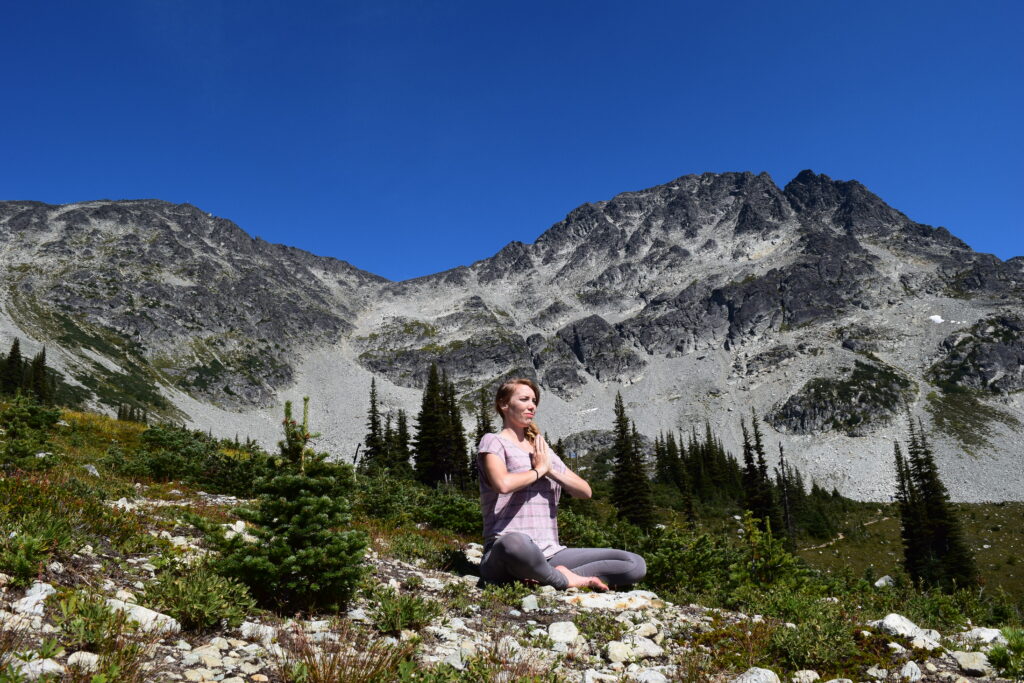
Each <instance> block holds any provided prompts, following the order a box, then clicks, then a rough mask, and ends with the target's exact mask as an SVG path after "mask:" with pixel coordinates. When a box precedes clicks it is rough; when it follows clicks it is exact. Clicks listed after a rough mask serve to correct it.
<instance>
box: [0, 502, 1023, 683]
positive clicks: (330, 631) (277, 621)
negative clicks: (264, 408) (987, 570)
mask: <svg viewBox="0 0 1024 683" xmlns="http://www.w3.org/2000/svg"><path fill="white" fill-rule="evenodd" d="M138 488H139V495H137V496H136V497H134V498H133V499H128V498H127V497H126V498H122V499H120V500H118V501H116V502H113V503H112V505H113V507H115V508H117V509H118V510H119V511H121V512H123V513H130V514H136V515H139V516H140V518H142V519H144V520H146V519H149V518H150V516H151V515H153V513H154V511H157V510H159V509H160V508H166V507H175V506H177V507H181V506H187V507H191V508H200V509H207V510H209V509H211V508H212V507H218V506H227V507H232V506H235V505H237V504H238V503H239V502H240V501H239V500H238V499H234V498H231V497H230V496H212V495H208V494H204V493H201V492H198V493H183V492H181V491H177V490H173V489H172V490H170V491H169V492H167V493H166V494H164V495H161V496H160V497H158V498H147V497H145V496H144V495H143V494H144V490H143V487H142V486H141V485H140V486H139V487H138ZM224 527H225V533H229V534H230V533H243V534H244V533H246V528H245V523H244V522H240V521H239V522H232V523H228V524H225V525H224ZM150 533H151V534H152V535H153V536H154V537H156V538H158V539H159V541H160V543H161V544H162V547H165V550H164V551H161V552H157V553H155V554H153V555H147V554H138V555H121V554H119V553H116V552H115V553H112V552H110V551H109V549H94V548H93V547H92V546H84V547H82V548H80V549H79V550H78V551H77V552H75V553H72V554H71V555H70V556H69V557H68V558H67V559H66V561H65V562H56V561H54V562H51V563H50V564H49V565H48V566H47V567H46V568H45V571H43V572H42V575H41V576H40V577H39V579H38V580H37V581H35V582H34V583H32V584H31V585H30V586H29V587H28V589H27V590H26V589H15V588H13V587H11V586H10V585H8V582H9V581H10V580H11V577H9V576H7V575H0V670H2V667H4V666H10V668H11V669H12V670H17V671H20V672H21V674H22V675H23V677H24V679H25V680H35V679H38V678H43V677H47V676H48V677H49V678H48V680H89V678H88V676H89V675H91V672H94V671H97V670H98V669H102V670H106V668H105V667H106V665H107V663H106V662H105V661H104V657H112V656H114V655H112V654H106V655H98V654H96V652H94V650H96V649H97V648H95V647H88V646H85V647H83V648H82V649H79V650H74V651H69V650H67V649H65V648H57V647H55V646H54V645H53V643H55V642H69V641H71V640H74V639H76V638H77V639H81V638H82V635H81V632H84V631H85V630H86V629H85V628H84V627H83V624H85V623H88V621H87V617H86V616H85V613H84V612H83V613H82V614H80V615H79V618H78V620H77V621H76V620H72V619H69V618H68V614H67V611H68V608H67V607H66V605H67V604H68V602H67V600H68V595H69V594H71V593H74V592H75V591H78V592H85V593H87V594H89V595H92V596H99V597H100V598H101V599H102V600H103V601H104V602H105V604H106V605H107V606H108V607H109V608H111V609H114V610H117V611H121V612H124V613H125V614H127V615H128V617H129V621H130V624H129V630H128V631H127V632H128V633H131V634H133V635H132V636H131V637H124V636H122V638H123V641H122V644H121V649H122V650H123V649H124V648H125V647H126V645H127V644H128V643H136V644H141V646H142V647H141V648H140V649H139V650H138V652H137V653H136V654H135V655H134V656H133V657H129V658H122V662H123V665H124V668H123V670H122V672H123V673H122V675H123V676H125V680H147V681H196V682H203V683H213V682H215V681H218V682H220V683H244V682H249V681H252V682H259V681H264V682H267V681H273V682H276V681H282V680H293V679H287V678H286V677H285V672H287V671H288V669H289V667H290V666H292V665H294V664H296V663H297V662H307V663H308V662H312V661H316V660H317V658H319V659H320V661H327V662H332V664H331V666H335V667H337V668H335V669H333V670H334V671H345V670H346V669H345V668H344V666H351V667H353V668H352V669H350V670H352V671H357V670H358V671H361V673H363V674H365V670H367V669H368V668H369V667H372V666H376V665H379V664H381V663H386V662H388V661H390V660H388V659H387V657H388V653H392V654H391V656H393V657H394V658H395V660H394V661H398V659H399V658H400V654H401V653H405V654H409V653H410V652H412V647H413V645H414V643H415V644H416V647H417V650H416V653H417V654H416V655H415V662H416V667H417V668H418V669H421V670H427V669H430V668H433V667H439V666H440V667H446V666H447V667H451V669H448V670H449V671H452V672H455V673H457V672H458V671H462V670H464V669H466V668H467V667H469V666H484V667H490V668H486V671H488V672H489V676H490V677H489V678H488V680H519V678H516V677H517V676H528V675H531V674H534V675H545V676H546V675H550V674H552V673H553V674H555V675H557V676H558V677H559V678H558V679H555V680H561V681H566V682H570V681H582V682H585V683H595V682H597V681H643V682H646V683H659V682H665V681H688V680H702V681H744V682H746V683H752V682H763V683H772V682H778V681H779V680H780V677H779V675H778V673H777V672H782V671H784V667H783V666H781V665H778V666H776V665H773V664H771V663H769V662H763V661H757V662H750V663H747V664H743V663H742V661H743V657H744V655H743V647H749V648H750V650H751V654H750V656H751V657H754V654H753V652H754V651H755V650H756V649H757V648H756V646H755V641H757V640H758V639H763V638H766V637H767V635H766V634H768V633H770V632H771V629H773V628H774V629H779V628H782V629H793V630H796V629H798V628H799V627H798V625H796V624H780V623H776V622H777V621H778V620H773V619H768V618H765V617H762V616H760V615H757V614H750V615H748V614H742V613H738V612H730V611H726V610H721V609H714V608H705V607H701V606H698V605H675V604H672V603H671V602H668V601H665V600H663V599H661V598H659V597H658V596H657V595H656V594H654V593H652V592H650V591H643V590H633V591H628V592H609V593H592V592H587V591H584V592H580V591H578V590H577V589H570V590H568V591H565V592H558V591H555V590H554V589H552V588H551V587H541V588H537V589H535V590H533V591H530V590H525V591H524V590H520V591H519V592H516V591H504V592H503V591H495V592H492V593H487V592H486V591H483V590H481V589H480V588H478V587H477V585H476V584H477V576H475V575H474V574H473V568H474V562H475V563H479V558H480V551H481V548H480V546H479V545H477V544H468V545H467V546H465V547H464V550H463V552H464V554H465V561H464V563H463V566H464V567H465V569H466V571H465V573H463V572H449V571H437V570H431V569H425V568H423V567H422V566H419V565H418V564H416V563H410V562H405V561H402V560H398V559H394V557H393V556H392V555H391V553H389V552H388V547H387V545H386V543H385V544H383V545H382V544H381V543H379V542H378V543H377V544H376V546H377V548H378V550H371V551H369V552H368V554H367V562H368V564H369V565H370V570H371V571H370V576H371V578H370V580H369V581H370V583H372V584H374V585H377V586H378V587H379V588H380V589H383V590H390V591H392V594H398V595H407V596H415V597H416V599H417V600H420V601H422V602H423V603H424V604H433V605H435V606H437V607H438V608H439V610H438V611H436V612H434V613H433V614H432V615H431V616H429V617H428V618H426V619H425V620H424V622H423V623H422V624H419V625H415V624H411V625H409V627H408V628H403V629H400V630H396V631H395V632H394V633H393V634H388V626H386V625H385V624H384V623H383V622H382V617H381V614H382V612H381V610H380V603H379V601H377V600H374V599H373V598H372V597H368V596H367V595H366V594H365V591H364V594H363V595H361V596H360V597H359V598H358V599H357V600H356V601H354V602H353V603H352V604H350V605H349V606H348V609H347V612H345V613H343V614H342V616H337V615H335V616H317V615H307V616H306V617H304V618H300V617H296V618H295V619H287V620H282V619H281V618H280V617H274V616H272V615H269V614H267V613H263V612H254V613H252V614H250V615H248V616H246V617H245V618H244V619H242V620H240V622H241V623H240V624H239V625H238V626H237V627H233V628H232V627H227V626H226V625H223V624H222V627H221V628H219V629H215V630H213V631H208V630H207V631H203V632H195V631H191V632H190V631H186V630H183V628H182V625H181V624H180V623H179V622H177V621H176V620H175V619H173V618H171V617H170V616H167V615H166V614H161V613H160V612H157V611H155V610H152V609H150V608H149V607H147V606H146V605H147V603H149V598H148V595H147V588H148V587H150V586H151V585H152V583H153V582H154V580H155V576H156V574H157V573H158V571H159V570H158V568H157V565H158V564H166V561H167V556H168V554H170V555H173V556H175V557H176V561H179V562H185V563H187V562H194V561H196V560H198V559H200V558H202V556H203V555H204V553H205V552H206V551H205V550H204V548H203V545H204V544H203V543H202V540H201V536H202V535H201V534H200V533H199V532H198V530H196V529H195V528H193V527H190V526H189V525H187V524H186V525H179V526H178V527H176V528H175V529H174V531H173V532H172V531H168V530H167V529H166V528H164V529H158V528H152V529H151V530H150ZM887 579H888V577H885V578H883V579H882V580H879V582H878V583H877V584H876V585H877V589H878V590H880V591H884V590H888V587H887V586H888V584H887ZM824 600H825V601H828V600H835V598H828V597H826V598H824ZM62 601H63V602H62ZM149 604H151V603H149ZM132 624H135V626H133V625H132ZM76 628H77V629H78V631H73V630H72V629H76ZM367 634H369V635H367ZM743 634H746V635H745V636H744V635H743ZM105 637H108V638H109V637H112V636H109V635H107V636H105ZM367 637H369V640H363V641H361V642H362V646H361V647H360V648H359V649H354V648H353V647H352V643H353V642H354V641H355V639H356V638H367ZM734 638H741V639H742V638H746V639H748V640H749V642H748V643H747V644H746V646H744V645H743V644H742V643H741V642H738V641H736V642H734V641H733V640H731V639H734ZM858 638H859V640H860V642H862V643H864V644H866V645H865V647H868V645H870V646H871V648H873V650H874V651H877V655H876V656H875V657H874V658H873V659H872V661H870V662H866V663H864V664H863V665H862V666H859V668H858V671H857V672H856V680H862V681H892V682H894V683H895V682H896V681H908V682H912V681H936V682H943V683H968V682H969V681H976V680H987V681H1001V680H1007V679H1000V678H998V677H997V676H995V675H994V671H993V668H992V666H991V665H990V664H989V662H988V659H987V657H986V654H985V653H986V651H988V650H989V649H991V647H992V645H993V644H996V643H999V642H1005V639H1004V638H1003V636H1002V635H1001V634H1000V632H999V631H998V630H995V629H987V628H983V627H976V628H972V629H966V630H962V631H958V632H955V633H946V634H940V633H939V632H937V631H934V630H930V629H923V628H919V627H918V626H917V625H915V624H914V623H913V622H911V621H910V620H909V619H907V618H905V617H903V616H900V615H898V614H890V615H888V616H886V617H885V618H884V619H879V620H878V621H875V622H871V623H867V624H864V627H863V631H861V632H860V634H859V635H858ZM871 648H869V649H871ZM730 658H731V659H734V660H735V661H736V662H737V663H734V664H732V665H729V666H725V667H724V668H723V665H722V661H723V660H726V659H730ZM342 662H347V663H348V664H343V663H342ZM755 663H756V664H757V665H758V666H752V664H755ZM129 671H131V672H134V673H133V674H132V675H133V676H135V677H133V678H130V679H129V678H127V676H128V672H129ZM502 671H504V672H507V673H505V674H501V673H500V672H502ZM391 673H392V675H393V674H394V671H393V670H392V672H391ZM502 676H504V678H502ZM790 679H791V680H792V681H795V682H797V683H811V682H813V681H815V680H819V679H820V680H823V681H824V680H834V681H837V683H838V682H839V681H847V680H852V679H848V678H840V679H836V678H829V677H822V676H821V674H819V672H818V671H814V670H810V669H804V670H800V671H797V672H796V673H795V674H792V675H791V676H788V677H786V680H790ZM324 680H349V679H348V678H345V677H344V676H343V677H342V678H337V679H335V678H330V679H324ZM359 680H365V679H363V678H360V679H359ZM387 680H392V679H390V678H389V679H387ZM403 680H405V679H403ZM544 680H549V679H547V678H545V679H544Z"/></svg>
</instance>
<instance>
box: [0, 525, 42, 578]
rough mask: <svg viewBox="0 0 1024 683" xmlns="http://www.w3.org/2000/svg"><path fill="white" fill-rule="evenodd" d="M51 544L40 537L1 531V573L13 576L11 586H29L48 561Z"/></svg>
mask: <svg viewBox="0 0 1024 683" xmlns="http://www.w3.org/2000/svg"><path fill="white" fill-rule="evenodd" d="M50 552H51V543H50V542H49V541H48V540H47V539H45V538H42V537H40V536H35V535H32V534H28V533H18V532H16V531H6V530H0V571H3V572H4V573H6V574H9V575H10V576H11V585H12V586H14V587H15V588H21V587H24V586H27V585H29V584H30V583H31V582H32V579H34V578H35V577H36V576H38V575H39V572H40V570H41V568H42V566H43V565H44V564H45V563H46V562H47V561H48V559H49V557H50Z"/></svg>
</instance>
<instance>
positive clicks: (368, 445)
mask: <svg viewBox="0 0 1024 683" xmlns="http://www.w3.org/2000/svg"><path fill="white" fill-rule="evenodd" d="M387 464H388V463H387V441H386V440H385V438H384V430H383V429H382V428H381V421H380V405H379V404H378V402H377V378H376V377H374V378H372V379H370V409H369V411H368V412H367V415H366V437H365V438H364V439H363V457H362V459H361V460H360V462H359V468H360V469H361V470H363V471H364V472H376V471H379V470H382V469H384V468H385V467H387Z"/></svg>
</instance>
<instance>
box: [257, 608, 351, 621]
mask: <svg viewBox="0 0 1024 683" xmlns="http://www.w3.org/2000/svg"><path fill="white" fill-rule="evenodd" d="M348 618H349V619H351V620H352V621H369V620H370V618H369V617H368V616H366V610H364V609H363V608H362V607H357V608H355V609H352V610H349V612H348ZM243 625H244V624H243Z"/></svg>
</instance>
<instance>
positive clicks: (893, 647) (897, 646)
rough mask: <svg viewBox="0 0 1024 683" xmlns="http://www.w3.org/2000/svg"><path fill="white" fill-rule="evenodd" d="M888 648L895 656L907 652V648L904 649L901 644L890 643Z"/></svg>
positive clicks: (887, 644)
mask: <svg viewBox="0 0 1024 683" xmlns="http://www.w3.org/2000/svg"><path fill="white" fill-rule="evenodd" d="M886 646H887V647H888V648H889V649H890V650H892V652H893V654H897V655H898V654H902V653H904V652H906V651H907V648H905V647H903V646H902V645H900V644H899V643H893V642H888V643H886Z"/></svg>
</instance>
